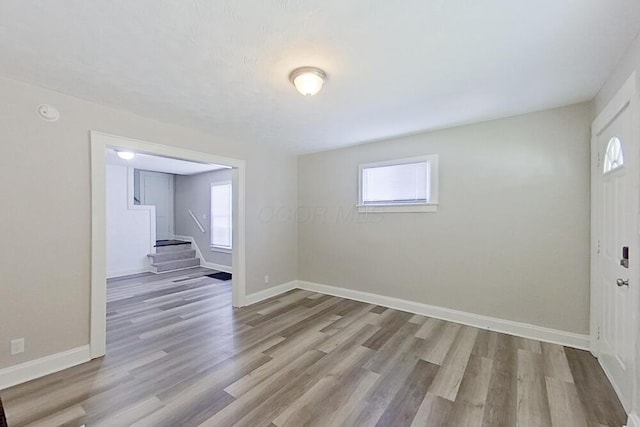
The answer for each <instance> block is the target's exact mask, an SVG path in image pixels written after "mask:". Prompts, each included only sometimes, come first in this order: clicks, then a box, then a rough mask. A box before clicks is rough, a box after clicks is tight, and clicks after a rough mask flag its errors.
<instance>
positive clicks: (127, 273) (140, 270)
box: [107, 267, 150, 279]
mask: <svg viewBox="0 0 640 427" xmlns="http://www.w3.org/2000/svg"><path fill="white" fill-rule="evenodd" d="M149 271H150V270H149V267H145V268H135V269H131V270H121V271H116V272H115V273H107V279H115V278H118V277H123V276H131V275H133V274H140V273H148V272H149Z"/></svg>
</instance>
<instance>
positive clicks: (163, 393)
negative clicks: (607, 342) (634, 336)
mask: <svg viewBox="0 0 640 427" xmlns="http://www.w3.org/2000/svg"><path fill="white" fill-rule="evenodd" d="M209 272H210V271H208V270H205V269H201V268H199V269H192V270H188V271H186V272H176V273H168V274H163V275H139V276H131V277H128V278H124V279H118V280H112V281H110V282H109V284H108V308H107V311H108V321H107V325H108V326H107V328H108V331H107V336H108V343H107V355H106V356H105V357H104V358H101V359H98V360H94V361H91V362H89V363H86V364H83V365H80V366H77V367H74V368H70V369H67V370H66V371H63V372H60V373H56V374H53V375H49V376H47V377H44V378H41V379H38V380H35V381H31V382H29V383H26V384H23V385H20V386H17V387H13V388H11V389H8V390H5V391H3V392H1V393H0V395H1V397H2V400H3V401H4V405H5V410H6V412H7V417H8V421H9V425H10V426H12V427H13V426H15V427H18V426H24V425H39V426H55V425H68V426H79V425H81V424H86V425H87V427H94V426H109V427H117V426H132V425H133V426H153V427H157V426H172V427H173V426H196V425H204V426H231V425H239V426H250V427H256V426H273V425H275V426H306V425H314V426H340V425H344V426H376V425H377V426H516V425H518V426H563V427H566V426H616V427H618V426H622V425H623V424H624V423H625V421H626V415H625V413H624V411H623V409H622V407H621V406H620V403H619V402H618V400H617V398H616V396H615V393H614V392H613V390H612V388H611V386H610V384H609V383H608V381H607V379H606V377H605V375H604V373H603V372H602V370H601V369H600V367H599V365H598V363H597V361H596V360H595V359H594V358H593V357H592V356H591V355H590V354H589V353H587V352H585V351H580V350H575V349H571V348H565V347H562V346H559V345H553V344H546V343H541V342H538V341H533V340H528V339H523V338H517V337H512V336H509V335H504V334H500V333H496V332H489V331H485V330H480V329H476V328H472V327H468V326H462V325H458V324H455V323H450V322H445V321H441V320H437V319H433V318H426V317H423V316H419V315H413V314H410V313H405V312H402V311H398V310H392V309H386V308H384V307H380V306H375V305H371V304H365V303H361V302H356V301H351V300H347V299H343V298H338V297H333V296H327V295H322V294H317V293H312V292H308V291H301V290H295V291H291V292H288V293H286V294H284V295H281V296H279V297H276V298H273V299H270V300H267V301H264V302H261V303H258V304H256V305H253V306H250V307H246V308H242V309H233V308H232V307H231V282H221V281H219V280H215V279H211V278H208V277H205V276H204V274H207V273H209Z"/></svg>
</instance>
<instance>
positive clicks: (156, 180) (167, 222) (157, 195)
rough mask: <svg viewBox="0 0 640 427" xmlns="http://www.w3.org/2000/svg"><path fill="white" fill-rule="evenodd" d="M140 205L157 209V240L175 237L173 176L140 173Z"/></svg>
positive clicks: (158, 173)
mask: <svg viewBox="0 0 640 427" xmlns="http://www.w3.org/2000/svg"><path fill="white" fill-rule="evenodd" d="M140 203H142V204H143V205H151V206H155V207H156V239H157V240H168V239H171V238H172V236H173V175H171V174H167V173H160V172H148V171H140Z"/></svg>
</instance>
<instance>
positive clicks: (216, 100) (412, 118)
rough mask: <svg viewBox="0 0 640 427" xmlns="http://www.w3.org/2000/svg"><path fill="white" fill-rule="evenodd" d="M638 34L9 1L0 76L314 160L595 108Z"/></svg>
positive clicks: (620, 16)
mask: <svg viewBox="0 0 640 427" xmlns="http://www.w3.org/2000/svg"><path fill="white" fill-rule="evenodd" d="M639 29H640V2H639V1H638V0H579V1H578V0H575V1H558V0H537V1H526V2H525V1H513V0H484V1H451V0H403V1H397V2H393V1H388V0H385V1H382V0H348V1H345V0H323V1H310V0H307V1H300V0H271V1H268V0H240V1H238V0H234V1H215V0H209V1H199V0H181V1H176V0H136V1H114V0H90V1H87V0H64V1H46V0H40V1H34V0H0V58H1V59H0V75H4V76H7V77H10V78H14V79H18V80H23V81H27V82H31V83H35V84H38V85H41V86H44V87H48V88H52V89H55V90H58V91H61V92H64V93H69V94H72V95H75V96H77V97H80V98H85V99H89V100H93V101H97V102H100V103H106V104H110V105H114V106H117V107H121V108H124V109H127V110H131V111H134V112H137V113H139V114H141V115H144V116H148V117H154V118H157V119H160V120H166V121H173V122H176V123H179V124H183V125H187V126H191V127H196V128H200V129H204V130H206V131H209V132H212V133H214V134H217V135H219V136H221V137H223V138H229V139H231V140H234V141H254V142H256V141H257V142H260V143H264V144H272V145H277V146H280V147H286V148H289V149H292V150H295V151H297V152H308V151H317V150H323V149H329V148H334V147H339V146H344V145H350V144H355V143H359V142H364V141H369V140H374V139H381V138H386V137H390V136H395V135H401V134H407V133H413V132H418V131H421V130H428V129H435V128H442V127H448V126H453V125H456V124H462V123H470V122H475V121H481V120H486V119H491V118H498V117H504V116H510V115H514V114H519V113H524V112H529V111H534V110H540V109H544V108H550V107H555V106H559V105H566V104H570V103H574V102H579V101H584V100H588V99H591V98H592V97H593V96H594V95H595V94H596V92H597V91H598V89H599V88H600V86H601V85H602V83H603V82H604V80H605V78H606V77H607V75H608V74H609V72H610V71H611V70H612V68H613V67H614V65H615V64H616V62H617V61H618V60H619V59H620V57H621V56H622V54H623V52H624V50H625V49H626V47H627V46H628V45H629V44H630V42H631V41H632V39H633V37H634V36H635V35H636V33H637V32H638V30H639ZM303 65H314V66H318V67H321V68H323V69H324V70H325V71H326V72H327V74H328V75H329V81H328V83H327V84H326V86H325V88H324V89H323V90H322V92H320V94H319V95H317V96H315V97H311V98H305V97H302V96H301V95H299V94H298V93H297V92H296V91H295V89H294V88H293V86H291V84H290V83H289V81H288V80H287V76H288V74H289V72H290V71H291V70H292V69H293V68H296V67H298V66H303ZM62 114H64V112H62ZM63 119H64V116H63Z"/></svg>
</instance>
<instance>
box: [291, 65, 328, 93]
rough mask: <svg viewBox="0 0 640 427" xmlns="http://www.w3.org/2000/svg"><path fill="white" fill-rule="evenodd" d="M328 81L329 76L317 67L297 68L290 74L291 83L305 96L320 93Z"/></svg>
mask: <svg viewBox="0 0 640 427" xmlns="http://www.w3.org/2000/svg"><path fill="white" fill-rule="evenodd" d="M326 79H327V74H326V73H325V72H324V71H322V70H321V69H320V68H316V67H301V68H296V69H295V70H293V71H292V72H291V74H289V80H290V81H291V83H293V85H294V86H295V87H296V89H298V92H300V93H301V94H303V95H305V96H311V95H315V94H316V93H318V92H320V89H322V85H324V82H325V80H326Z"/></svg>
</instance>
